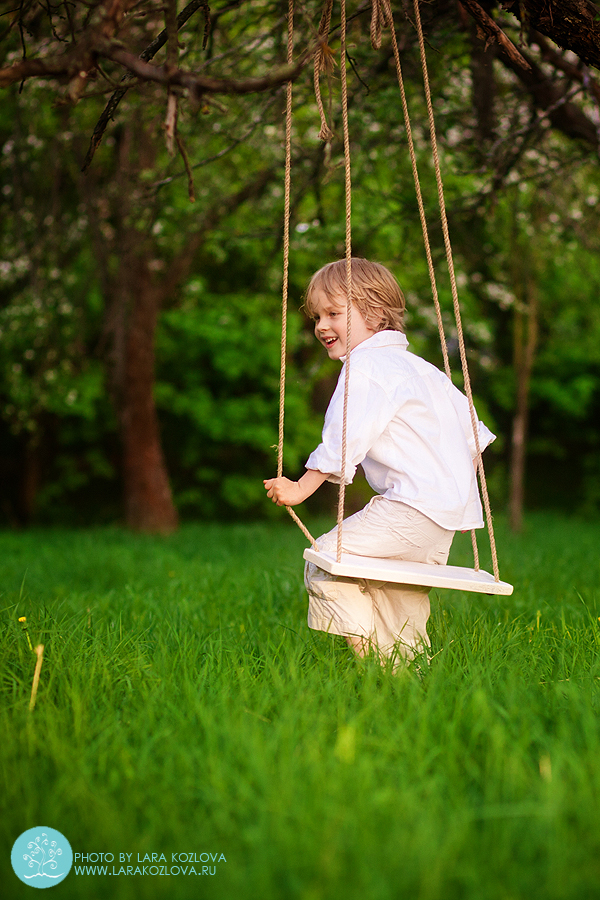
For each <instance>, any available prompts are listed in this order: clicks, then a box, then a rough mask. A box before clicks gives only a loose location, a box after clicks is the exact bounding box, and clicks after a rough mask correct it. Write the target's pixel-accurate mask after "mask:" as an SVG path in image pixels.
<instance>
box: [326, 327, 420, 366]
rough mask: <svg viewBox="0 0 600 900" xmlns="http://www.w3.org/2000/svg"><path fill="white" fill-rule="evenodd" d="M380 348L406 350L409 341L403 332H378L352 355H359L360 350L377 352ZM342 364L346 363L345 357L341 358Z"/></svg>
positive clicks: (359, 345)
mask: <svg viewBox="0 0 600 900" xmlns="http://www.w3.org/2000/svg"><path fill="white" fill-rule="evenodd" d="M379 347H400V348H401V349H402V350H406V348H407V347H408V340H407V337H406V335H405V334H403V333H402V332H401V331H389V330H387V331H377V332H375V334H374V335H372V337H370V338H367V340H366V341H361V342H360V344H358V345H357V346H356V347H355V348H354V350H353V351H352V354H354V353H357V352H358V351H359V350H363V349H364V350H376V349H378V348H379ZM340 359H341V361H342V362H345V361H346V357H345V356H341V357H340Z"/></svg>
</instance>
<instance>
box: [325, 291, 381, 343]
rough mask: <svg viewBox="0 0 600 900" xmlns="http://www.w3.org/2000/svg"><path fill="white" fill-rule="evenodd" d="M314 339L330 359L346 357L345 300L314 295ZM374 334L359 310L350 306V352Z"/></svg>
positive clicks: (337, 297) (340, 297) (339, 297)
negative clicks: (323, 348) (321, 345)
mask: <svg viewBox="0 0 600 900" xmlns="http://www.w3.org/2000/svg"><path fill="white" fill-rule="evenodd" d="M314 318H315V337H316V338H317V340H318V341H319V342H320V343H321V344H323V346H324V347H325V349H326V350H327V355H328V356H329V358H330V359H341V358H342V357H343V356H346V353H347V352H348V351H347V347H346V298H345V297H342V296H335V297H331V296H329V295H328V294H326V293H325V292H324V291H321V290H316V291H315V293H314ZM374 334H375V331H374V329H373V328H371V327H370V326H369V325H367V323H366V321H365V319H364V316H363V315H362V313H361V312H360V310H359V309H357V307H356V306H355V305H354V303H353V304H352V314H351V318H350V350H354V348H355V347H357V346H358V344H362V342H363V341H366V340H367V338H370V337H372V336H373V335H374Z"/></svg>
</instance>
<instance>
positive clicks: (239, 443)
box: [156, 280, 320, 517]
mask: <svg viewBox="0 0 600 900" xmlns="http://www.w3.org/2000/svg"><path fill="white" fill-rule="evenodd" d="M303 339H304V335H303V333H302V331H301V330H300V320H299V316H298V315H293V314H292V313H291V312H290V316H289V323H288V350H289V354H290V356H289V368H288V371H287V379H286V380H287V385H286V388H287V389H286V444H285V461H286V467H287V471H289V472H290V473H295V472H298V471H301V470H302V466H303V463H304V461H305V459H306V457H307V456H308V454H309V453H310V451H311V450H312V449H313V447H314V446H315V443H316V442H318V440H319V435H320V428H319V425H318V422H317V421H316V419H315V417H314V416H312V415H311V412H310V406H309V401H310V386H311V385H310V381H309V379H308V377H307V375H306V374H299V373H298V368H297V366H295V365H294V364H293V359H294V354H295V353H296V351H297V350H298V348H299V347H300V346H301V345H302V343H303ZM280 343H281V301H280V300H278V298H277V297H276V296H272V295H264V294H259V293H252V294H249V293H246V294H214V293H208V292H207V291H206V290H204V289H203V286H202V282H201V281H199V280H192V281H191V282H190V283H189V285H188V288H187V294H186V297H185V298H184V300H183V303H182V306H181V307H180V308H177V309H173V310H169V311H168V312H166V313H164V315H163V317H162V322H161V330H160V333H159V337H158V346H157V351H158V357H159V360H160V364H159V375H158V383H157V387H156V397H157V403H158V407H159V409H160V411H161V419H162V421H163V423H164V424H163V428H164V443H165V448H166V451H167V453H168V454H169V456H170V457H171V458H172V459H176V460H177V465H176V466H174V467H172V473H173V477H174V484H175V498H176V501H177V502H178V505H179V506H180V508H181V509H183V510H184V511H185V512H187V513H188V514H192V515H198V514H200V515H202V516H203V517H206V516H217V517H218V516H219V515H223V509H225V510H227V509H229V510H232V511H233V512H234V513H235V512H237V513H239V512H240V511H242V510H257V509H260V508H261V507H262V508H263V509H264V507H265V505H266V504H265V498H264V488H263V485H262V479H263V478H266V477H268V475H269V473H270V472H273V474H274V472H275V468H276V454H275V452H274V451H275V450H276V445H277V421H278V407H279V354H280ZM269 449H271V450H272V457H271V463H270V465H269V462H268V461H267V460H268V456H267V452H268V451H269Z"/></svg>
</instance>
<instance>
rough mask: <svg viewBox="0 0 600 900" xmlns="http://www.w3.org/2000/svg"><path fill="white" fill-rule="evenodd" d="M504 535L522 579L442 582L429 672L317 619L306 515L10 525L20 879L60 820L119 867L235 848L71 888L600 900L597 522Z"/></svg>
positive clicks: (4, 780) (304, 898) (7, 819)
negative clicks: (497, 586)
mask: <svg viewBox="0 0 600 900" xmlns="http://www.w3.org/2000/svg"><path fill="white" fill-rule="evenodd" d="M282 518H283V517H282ZM325 524H326V523H321V530H323V528H324V526H325ZM315 528H316V529H317V530H318V529H319V525H318V524H315ZM498 543H499V552H500V562H501V577H502V578H503V579H505V580H509V581H512V582H513V583H514V585H515V592H514V595H513V596H512V597H509V598H493V597H487V596H481V595H467V594H452V593H450V592H439V594H435V593H434V594H432V601H433V602H432V608H433V613H432V618H431V622H430V634H431V639H432V653H433V657H432V659H431V662H430V665H429V669H428V671H427V672H426V674H425V677H424V678H423V680H422V681H420V680H419V679H418V678H417V677H416V676H414V675H412V674H410V673H409V674H403V675H401V676H394V675H392V674H391V673H390V672H388V671H382V670H381V668H380V667H379V666H378V665H377V663H376V662H375V661H374V660H366V661H365V662H362V663H361V662H358V661H356V660H355V659H354V658H353V656H352V655H351V653H350V651H349V650H348V649H347V648H346V647H345V645H344V643H343V641H342V639H339V638H333V637H329V636H327V635H325V634H321V633H313V632H311V631H309V629H308V628H307V627H306V599H305V595H304V591H303V586H302V577H301V575H302V566H301V553H302V549H303V546H304V539H303V537H302V535H301V534H300V533H299V532H297V531H296V529H295V528H294V527H293V526H291V525H289V524H288V523H287V522H282V524H280V525H272V524H265V525H252V524H249V525H234V526H218V525H210V524H207V525H193V526H192V525H190V526H185V527H183V528H182V529H181V531H180V532H179V533H178V534H177V535H174V536H173V537H170V538H167V539H160V538H151V537H143V536H131V535H129V534H126V533H125V532H123V531H120V530H118V529H97V530H89V531H79V532H76V531H58V530H49V531H38V532H27V533H21V534H16V533H6V532H5V533H2V534H0V571H1V579H0V591H1V598H0V609H1V610H2V612H1V616H0V629H1V630H0V634H1V637H0V640H1V650H2V652H1V662H0V672H1V696H2V710H1V712H0V777H1V782H0V790H1V801H0V802H1V817H0V829H1V838H2V851H1V853H0V857H1V859H0V878H1V884H2V888H1V894H2V897H3V898H6V900H13V898H26V897H30V896H31V894H30V890H31V888H30V887H28V886H26V885H24V884H22V883H21V882H20V881H18V880H17V878H16V876H14V874H13V872H12V869H11V868H10V860H9V856H10V848H11V846H12V844H13V841H14V840H15V838H16V837H17V836H18V835H19V834H20V833H21V832H22V831H24V830H26V829H29V828H32V827H34V826H38V825H46V826H50V827H52V828H56V829H58V830H59V831H61V832H62V833H63V834H64V835H65V836H66V837H67V838H68V839H69V841H70V843H71V846H72V848H73V851H74V852H75V853H84V854H85V853H87V854H91V853H104V854H111V853H112V854H114V857H115V861H114V862H110V857H109V865H108V870H107V872H110V871H111V868H112V866H114V867H115V869H114V871H117V872H118V870H119V867H120V865H121V863H120V862H119V854H121V853H123V854H127V853H130V854H132V856H131V857H130V860H131V861H133V862H134V863H136V862H137V858H138V854H139V858H140V859H141V860H143V858H144V856H145V854H147V853H148V854H151V853H153V852H154V853H158V854H161V853H163V854H164V855H165V861H166V864H167V868H168V869H169V870H170V869H171V868H172V866H173V865H175V863H174V862H173V859H172V854H173V853H176V854H177V855H178V856H177V860H178V861H177V863H176V864H177V865H180V866H181V868H182V869H183V868H184V867H185V865H186V863H185V862H184V861H183V860H184V855H185V854H188V853H192V854H196V859H200V854H204V857H202V860H203V861H204V862H205V861H206V859H207V858H208V859H211V858H210V856H209V857H206V854H211V853H212V854H213V857H212V860H211V862H210V864H209V866H208V871H207V872H205V874H198V875H195V876H194V875H190V874H185V875H184V874H182V873H181V872H180V874H172V875H168V876H163V875H153V874H146V875H143V874H142V875H139V874H138V875H134V874H130V875H127V874H121V875H116V876H113V875H109V874H97V873H96V874H93V875H92V874H87V875H86V874H76V872H75V869H73V870H72V871H71V873H70V874H69V875H68V877H67V878H66V879H65V880H64V881H63V882H62V883H60V884H58V885H56V886H54V888H53V894H52V896H53V897H65V898H81V897H85V898H86V900H87V898H90V900H93V898H105V897H106V898H116V900H128V898H142V900H145V898H162V897H165V898H167V897H169V898H175V900H177V898H188V897H189V898H204V897H206V898H219V900H221V898H227V900H250V898H251V900H259V898H260V900H272V898H282V900H286V898H299V900H300V898H301V900H338V898H340V900H354V898H356V900H358V898H361V900H388V898H390V900H391V898H405V897H406V898H411V900H438V898H439V900H455V898H456V900H516V898H528V900H531V898H533V900H537V898H544V900H546V898H548V900H554V898H556V900H570V898H574V900H585V898H597V897H598V896H599V895H600V813H599V810H600V718H599V708H598V701H599V697H600V688H599V685H600V681H599V679H600V662H599V649H600V621H599V619H598V617H599V616H600V589H599V584H600V553H599V545H600V523H599V522H583V521H578V520H570V519H566V518H559V517H552V516H543V515H539V516H532V517H530V518H529V519H528V521H527V530H526V532H525V533H524V534H523V535H522V536H521V537H519V538H517V537H514V536H511V535H509V534H508V533H507V532H506V531H505V530H504V529H503V527H502V522H500V523H499V524H498ZM469 552H470V548H469V540H468V535H464V536H459V538H458V540H457V542H456V546H455V548H454V549H453V554H452V557H451V561H453V562H455V563H458V564H465V565H468V564H469ZM484 562H485V560H484ZM19 616H26V617H27V623H28V627H29V634H30V636H31V640H32V642H33V644H34V645H35V644H37V643H38V642H41V643H43V644H44V645H45V656H44V664H43V668H42V674H41V680H40V688H39V693H38V697H37V705H36V708H35V710H34V711H33V713H31V714H30V713H29V712H28V703H29V696H30V691H31V682H32V676H33V669H34V664H35V658H34V656H33V655H32V653H31V652H30V650H29V648H28V644H27V638H26V635H25V633H24V631H23V630H22V626H21V625H20V624H19V622H18V618H19ZM180 854H183V856H180ZM215 854H219V857H220V854H223V857H224V858H221V861H220V862H216V858H217V857H215ZM159 862H160V858H159ZM162 864H163V865H164V863H162ZM140 865H141V864H140ZM195 869H196V870H197V871H199V872H201V869H202V866H201V865H200V864H197V865H196V866H195ZM213 871H214V874H212V872H213Z"/></svg>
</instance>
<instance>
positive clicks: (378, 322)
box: [369, 306, 385, 331]
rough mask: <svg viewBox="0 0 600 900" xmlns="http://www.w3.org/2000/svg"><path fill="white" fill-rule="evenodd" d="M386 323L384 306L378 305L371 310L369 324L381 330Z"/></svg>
mask: <svg viewBox="0 0 600 900" xmlns="http://www.w3.org/2000/svg"><path fill="white" fill-rule="evenodd" d="M384 325H385V313H384V311H383V307H382V306H376V307H375V308H374V309H372V310H369V326H370V327H371V328H374V329H375V331H381V329H382V328H383V327H384Z"/></svg>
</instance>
